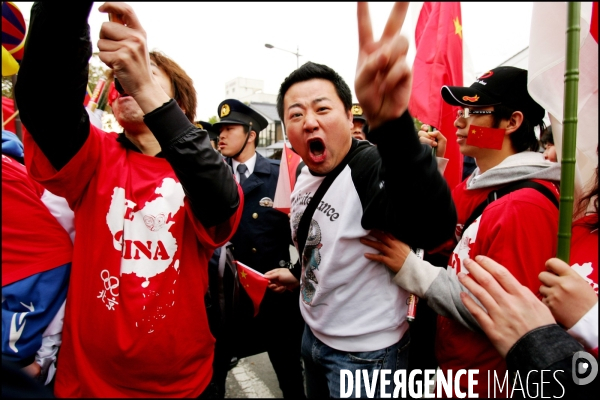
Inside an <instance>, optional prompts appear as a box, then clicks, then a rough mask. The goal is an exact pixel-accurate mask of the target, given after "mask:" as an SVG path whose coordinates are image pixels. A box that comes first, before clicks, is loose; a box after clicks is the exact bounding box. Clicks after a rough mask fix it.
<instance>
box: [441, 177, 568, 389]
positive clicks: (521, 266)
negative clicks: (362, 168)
mask: <svg viewBox="0 0 600 400" xmlns="http://www.w3.org/2000/svg"><path fill="white" fill-rule="evenodd" d="M466 182H467V180H465V181H463V182H462V183H461V184H460V185H458V186H457V187H456V188H454V190H453V191H452V197H453V199H454V203H455V204H456V208H457V213H458V222H457V229H456V232H457V235H460V233H461V232H462V227H463V224H464V223H465V222H466V220H467V218H469V216H470V215H471V213H472V212H473V210H474V209H475V207H477V206H478V205H479V204H480V203H481V202H483V201H484V200H485V199H486V198H487V196H488V194H489V192H490V191H492V189H496V188H484V189H477V190H467V188H466ZM536 182H539V183H542V184H544V185H545V186H547V187H548V188H549V189H551V190H552V192H553V193H555V194H556V196H557V198H558V190H557V189H556V187H555V186H554V185H553V184H552V183H549V182H547V181H541V180H536ZM557 232H558V209H557V208H556V207H555V206H554V205H553V204H552V203H551V202H550V200H549V199H547V198H546V197H545V196H544V195H543V194H541V193H540V192H538V191H537V190H535V189H529V188H528V189H521V190H517V191H514V192H512V193H509V194H507V195H505V196H503V197H501V198H500V199H498V200H496V201H494V202H493V203H491V204H490V205H489V206H488V207H487V208H486V209H485V210H484V212H483V214H482V215H481V216H480V217H479V218H478V219H476V220H475V222H473V223H472V224H471V225H470V226H469V227H468V228H467V230H466V231H465V232H464V234H463V236H462V239H461V240H460V241H459V243H458V244H457V245H456V247H455V249H454V251H453V253H452V254H451V256H450V261H449V264H450V265H449V266H448V271H451V272H454V273H456V274H458V273H459V272H465V273H467V270H466V269H464V268H462V262H463V260H464V259H465V258H466V257H469V258H471V259H473V258H475V256H477V255H485V256H487V257H490V258H492V259H493V260H495V261H497V262H498V263H500V264H502V265H504V266H505V267H506V268H507V269H508V270H509V271H510V272H511V273H512V274H513V275H514V276H515V278H517V279H518V280H519V282H521V283H522V284H523V285H525V286H527V287H528V288H529V289H531V290H532V291H533V292H534V293H538V290H539V287H540V281H539V279H538V275H539V273H540V272H542V271H544V270H545V266H544V265H545V263H546V260H548V259H549V258H551V257H554V256H555V254H556V247H557V243H558V238H557ZM538 295H539V293H538ZM436 336H437V337H436V356H437V359H438V362H439V366H440V368H441V369H442V370H444V371H446V370H453V371H457V370H459V369H478V370H479V374H478V375H476V378H475V379H476V380H477V381H478V384H477V386H475V389H474V391H475V393H479V397H490V396H492V397H502V396H506V395H507V389H506V388H507V387H506V385H505V387H504V391H503V392H502V394H501V393H500V389H499V386H496V394H495V396H494V392H493V382H494V373H495V374H496V376H498V380H499V381H500V382H502V381H503V380H504V378H505V376H506V362H505V361H504V359H503V358H502V357H501V356H500V354H499V353H498V351H497V350H496V349H495V348H494V346H493V345H492V344H491V342H490V341H489V339H488V338H487V336H486V335H485V334H484V333H481V332H474V331H471V330H469V329H467V328H466V327H464V326H462V325H461V324H460V323H459V322H457V321H455V320H453V319H451V318H446V317H442V316H438V321H437V332H436ZM488 371H490V381H491V382H490V384H489V389H490V392H489V393H488ZM453 376H454V375H453ZM509 380H510V378H509ZM467 388H468V381H467V375H463V376H462V379H461V390H462V391H463V392H465V393H466V392H467ZM518 393H519V392H518ZM508 394H509V395H510V393H508Z"/></svg>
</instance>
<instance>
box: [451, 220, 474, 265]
mask: <svg viewBox="0 0 600 400" xmlns="http://www.w3.org/2000/svg"><path fill="white" fill-rule="evenodd" d="M480 220H481V216H479V217H478V218H477V219H476V220H475V221H473V223H472V224H471V225H469V226H468V227H467V229H466V230H465V231H464V232H463V235H462V238H461V239H460V240H459V241H458V244H457V245H456V247H455V248H454V251H453V252H452V256H451V257H450V264H449V265H448V266H449V267H451V271H453V272H454V273H455V274H459V273H460V272H464V273H466V274H468V273H469V271H467V270H466V269H465V270H464V271H463V269H462V263H463V261H464V260H465V259H466V258H467V257H469V253H470V252H471V245H473V243H475V239H476V238H477V231H479V221H480ZM461 229H462V225H461ZM457 230H458V225H457Z"/></svg>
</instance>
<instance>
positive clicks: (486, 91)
mask: <svg viewBox="0 0 600 400" xmlns="http://www.w3.org/2000/svg"><path fill="white" fill-rule="evenodd" d="M442 98H443V99H444V101H445V102H446V103H448V104H451V105H453V106H461V107H465V106H467V107H468V106H473V107H488V106H495V105H499V104H502V105H504V106H506V107H508V108H511V109H513V110H515V111H521V112H522V113H523V115H524V116H525V118H527V119H528V120H529V121H530V122H531V123H532V124H533V125H538V124H539V123H540V122H541V121H542V119H543V118H544V115H545V111H544V109H543V108H542V106H540V105H539V104H538V103H536V101H535V100H533V98H531V96H530V95H529V92H528V91H527V71H526V70H524V69H521V68H516V67H498V68H494V69H492V70H490V71H488V72H486V73H484V74H483V75H481V76H480V77H479V78H477V80H476V81H475V82H474V83H473V84H472V85H471V86H469V87H462V86H442Z"/></svg>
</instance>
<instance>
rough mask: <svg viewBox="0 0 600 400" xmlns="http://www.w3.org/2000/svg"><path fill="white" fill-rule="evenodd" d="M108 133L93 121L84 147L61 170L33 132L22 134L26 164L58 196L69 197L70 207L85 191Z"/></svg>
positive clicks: (33, 174) (29, 170)
mask: <svg viewBox="0 0 600 400" xmlns="http://www.w3.org/2000/svg"><path fill="white" fill-rule="evenodd" d="M106 135H107V134H106V133H105V132H103V131H101V130H99V129H98V128H96V127H95V126H91V125H90V135H89V136H88V138H87V140H86V141H85V143H84V145H83V147H82V148H81V149H80V150H79V152H77V154H76V155H75V157H73V158H72V159H71V160H70V161H69V162H68V163H67V165H65V166H64V167H63V168H62V169H61V170H60V171H56V169H55V168H54V167H53V166H52V164H51V163H50V161H48V159H47V158H46V156H45V155H44V153H43V152H42V150H40V148H39V147H38V146H37V144H36V143H35V141H34V140H33V138H32V137H31V135H29V134H24V135H23V146H24V148H25V151H24V153H25V165H26V166H27V171H28V172H29V176H31V177H32V178H33V179H35V180H36V181H37V182H39V183H41V184H42V185H43V186H44V187H45V188H46V189H48V190H49V191H51V192H52V193H54V194H55V195H57V196H60V197H64V198H65V199H67V201H68V203H69V206H70V207H71V209H73V210H74V209H75V208H74V204H75V203H76V202H77V200H78V199H79V198H80V197H81V196H82V195H83V193H84V192H85V189H86V187H87V185H88V183H89V182H90V180H91V179H92V176H93V175H94V173H95V172H96V170H97V165H98V163H99V162H100V159H101V154H100V153H101V140H102V138H103V137H105V136H106Z"/></svg>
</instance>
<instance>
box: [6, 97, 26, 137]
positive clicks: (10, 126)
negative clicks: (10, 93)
mask: <svg viewBox="0 0 600 400" xmlns="http://www.w3.org/2000/svg"><path fill="white" fill-rule="evenodd" d="M14 114H15V105H14V100H13V99H9V98H8V97H4V96H2V118H3V120H2V129H4V130H7V131H11V132H12V133H14V134H16V133H17V126H16V125H15V118H16V116H15V115H14ZM9 119H10V121H9ZM5 121H8V123H6V125H4V122H5ZM21 131H22V132H23V133H25V132H27V129H25V126H23V124H21Z"/></svg>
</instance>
